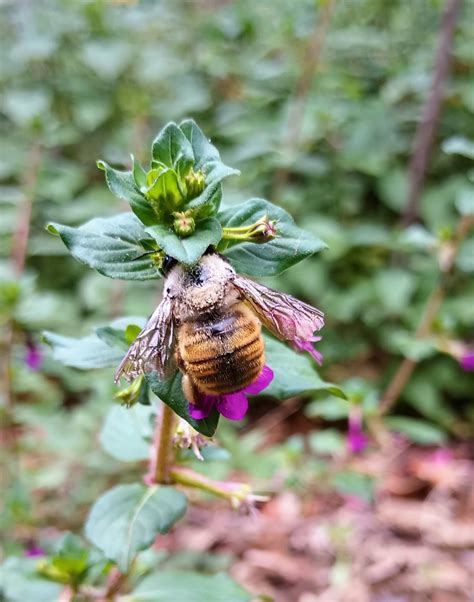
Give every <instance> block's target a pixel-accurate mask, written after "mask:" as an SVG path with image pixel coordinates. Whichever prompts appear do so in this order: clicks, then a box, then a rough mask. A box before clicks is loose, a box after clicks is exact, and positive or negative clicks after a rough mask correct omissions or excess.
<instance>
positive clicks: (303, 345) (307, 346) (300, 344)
mask: <svg viewBox="0 0 474 602" xmlns="http://www.w3.org/2000/svg"><path fill="white" fill-rule="evenodd" d="M321 338H322V337H310V338H309V339H306V340H303V339H299V338H296V339H295V341H294V348H295V349H296V350H297V351H307V352H308V353H309V354H310V355H312V356H313V358H314V359H315V360H316V362H317V363H318V364H319V365H320V366H321V364H322V363H323V355H322V353H321V352H320V351H318V350H317V349H315V348H314V347H313V345H312V344H311V343H317V342H318V341H320V340H321Z"/></svg>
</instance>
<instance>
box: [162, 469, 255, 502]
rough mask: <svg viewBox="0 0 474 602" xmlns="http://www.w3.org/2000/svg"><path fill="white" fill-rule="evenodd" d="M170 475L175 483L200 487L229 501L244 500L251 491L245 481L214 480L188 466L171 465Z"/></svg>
mask: <svg viewBox="0 0 474 602" xmlns="http://www.w3.org/2000/svg"><path fill="white" fill-rule="evenodd" d="M170 476H171V478H172V480H173V482H175V483H179V484H180V485H184V486H186V487H193V488H196V489H201V491H206V492H207V493H212V494H213V495H216V496H218V497H222V498H224V499H226V500H230V501H231V502H232V501H234V500H239V499H240V500H244V499H245V498H246V497H247V496H248V495H249V494H250V491H251V489H250V486H249V485H247V484H246V483H234V482H227V481H214V480H212V479H209V478H208V477H206V476H204V475H202V474H200V473H198V472H195V471H194V470H191V469H190V468H183V467H181V466H173V467H172V468H171V470H170Z"/></svg>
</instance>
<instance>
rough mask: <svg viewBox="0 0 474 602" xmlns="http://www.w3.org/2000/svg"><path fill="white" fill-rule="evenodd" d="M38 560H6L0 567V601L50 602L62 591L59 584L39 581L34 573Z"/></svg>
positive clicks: (35, 572) (56, 598) (43, 580)
mask: <svg viewBox="0 0 474 602" xmlns="http://www.w3.org/2000/svg"><path fill="white" fill-rule="evenodd" d="M37 562H38V559H36V558H35V559H33V558H13V557H11V558H7V559H6V560H5V562H4V563H3V564H2V565H0V599H1V600H5V601H6V602H25V600H34V601H35V602H51V600H58V597H59V595H60V593H61V590H62V589H63V586H62V585H60V584H59V583H53V582H52V581H49V580H46V579H41V578H40V577H39V576H38V573H37V571H36V565H37Z"/></svg>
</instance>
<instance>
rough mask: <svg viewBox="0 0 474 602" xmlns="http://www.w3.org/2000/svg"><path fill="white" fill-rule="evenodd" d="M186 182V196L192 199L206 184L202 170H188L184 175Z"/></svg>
mask: <svg viewBox="0 0 474 602" xmlns="http://www.w3.org/2000/svg"><path fill="white" fill-rule="evenodd" d="M184 182H185V184H186V190H187V198H188V199H194V197H197V196H198V195H200V194H201V192H202V191H203V190H204V188H205V186H206V181H205V178H204V174H203V173H202V171H194V170H193V169H190V170H189V173H188V174H186V176H185V177H184Z"/></svg>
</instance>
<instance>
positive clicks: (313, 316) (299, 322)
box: [233, 275, 324, 341]
mask: <svg viewBox="0 0 474 602" xmlns="http://www.w3.org/2000/svg"><path fill="white" fill-rule="evenodd" d="M233 284H234V286H235V287H236V288H237V289H238V291H240V293H242V295H243V296H244V298H245V300H246V301H247V302H248V303H249V304H250V305H251V306H252V308H253V310H254V311H255V313H256V314H257V315H258V317H259V318H260V320H261V321H262V322H263V324H264V325H265V326H266V327H267V328H268V329H269V330H270V331H271V332H272V333H273V334H274V335H275V336H277V337H278V338H279V339H283V340H287V341H305V340H310V339H311V337H312V335H313V333H314V331H315V330H320V329H321V328H322V327H323V326H324V314H323V312H322V311H320V310H319V309H316V308H315V307H312V306H311V305H308V304H307V303H303V301H299V300H298V299H295V297H292V296H291V295H286V294H284V293H280V292H278V291H274V290H273V289H271V288H268V287H266V286H262V285H261V284H257V283H256V282H253V281H252V280H248V279H247V278H243V277H242V276H237V275H236V276H235V278H234V279H233Z"/></svg>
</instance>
